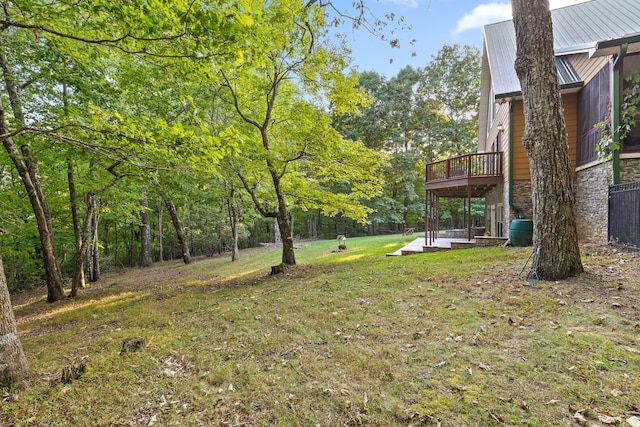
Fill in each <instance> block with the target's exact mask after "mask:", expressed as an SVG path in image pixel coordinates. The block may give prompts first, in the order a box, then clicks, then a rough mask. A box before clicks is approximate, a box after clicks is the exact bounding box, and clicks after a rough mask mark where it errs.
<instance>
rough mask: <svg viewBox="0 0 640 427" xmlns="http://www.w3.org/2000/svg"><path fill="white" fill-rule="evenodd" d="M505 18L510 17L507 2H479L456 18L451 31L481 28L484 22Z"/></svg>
mask: <svg viewBox="0 0 640 427" xmlns="http://www.w3.org/2000/svg"><path fill="white" fill-rule="evenodd" d="M506 19H511V5H510V4H509V3H485V4H481V5H479V6H477V7H476V8H475V9H473V10H472V11H471V13H467V14H465V15H464V16H463V17H462V18H461V19H459V20H458V23H457V24H456V29H455V30H454V32H453V33H454V34H460V33H462V32H463V31H466V30H471V29H473V28H482V27H483V26H485V25H486V24H490V23H492V22H498V21H504V20H506Z"/></svg>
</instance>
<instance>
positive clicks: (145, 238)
mask: <svg viewBox="0 0 640 427" xmlns="http://www.w3.org/2000/svg"><path fill="white" fill-rule="evenodd" d="M140 206H142V210H141V211H140V265H142V266H143V267H149V266H150V265H151V264H153V258H152V256H151V226H150V225H149V209H148V208H149V204H148V202H147V198H146V197H145V198H143V199H141V200H140Z"/></svg>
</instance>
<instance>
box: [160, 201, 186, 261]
mask: <svg viewBox="0 0 640 427" xmlns="http://www.w3.org/2000/svg"><path fill="white" fill-rule="evenodd" d="M164 203H165V205H166V206H167V210H168V211H169V215H170V216H171V223H172V224H173V228H175V230H176V235H177V236H178V242H180V247H181V248H182V261H184V263H185V264H191V255H190V254H189V244H188V243H187V238H186V237H185V235H184V230H183V229H182V224H180V218H179V217H178V210H177V209H176V205H174V204H173V202H172V201H171V200H169V199H166V198H165V199H164Z"/></svg>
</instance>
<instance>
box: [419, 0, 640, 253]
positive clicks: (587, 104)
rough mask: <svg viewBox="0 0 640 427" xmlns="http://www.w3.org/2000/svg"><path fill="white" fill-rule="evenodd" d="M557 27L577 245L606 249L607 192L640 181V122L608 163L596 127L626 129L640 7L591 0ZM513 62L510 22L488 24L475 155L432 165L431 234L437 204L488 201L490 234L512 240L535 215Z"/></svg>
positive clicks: (563, 13)
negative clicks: (514, 227) (516, 223)
mask: <svg viewBox="0 0 640 427" xmlns="http://www.w3.org/2000/svg"><path fill="white" fill-rule="evenodd" d="M552 20H553V31H554V49H555V55H556V58H555V59H556V66H557V69H558V77H559V81H560V88H561V94H562V104H563V109H564V116H565V121H566V127H567V136H568V145H569V156H570V159H571V165H572V166H571V167H572V169H573V170H572V172H573V176H574V177H575V182H574V184H575V192H576V203H577V204H576V209H577V212H576V213H577V217H578V233H579V239H580V240H581V241H593V242H598V243H605V242H607V240H608V207H607V199H608V194H609V193H608V192H609V185H610V184H619V183H624V182H630V181H638V180H640V120H638V126H636V127H635V128H634V129H632V131H631V132H630V133H629V134H628V135H627V137H626V138H625V139H624V140H622V141H620V149H619V150H614V151H613V154H612V156H611V158H610V159H608V160H602V159H601V158H599V157H598V153H597V151H596V146H597V144H598V140H599V138H600V130H599V129H598V128H595V127H594V125H596V124H597V123H601V122H603V121H605V122H606V121H607V120H611V128H612V129H615V128H617V125H618V123H619V122H620V110H621V99H622V94H623V93H624V91H625V89H626V90H627V91H628V84H627V85H625V78H626V77H627V76H629V75H630V74H632V73H634V72H638V70H639V69H640V7H638V0H591V1H587V2H584V3H578V4H575V5H571V6H567V7H564V8H561V9H556V10H553V11H552ZM515 58H516V40H515V30H514V27H513V22H512V21H511V20H509V21H504V22H498V23H495V24H490V25H487V26H485V27H484V35H483V48H482V73H481V93H480V110H479V129H478V152H477V153H475V154H470V155H468V156H462V157H460V158H455V159H447V160H445V161H443V162H437V163H432V164H429V165H427V178H426V186H425V188H426V190H427V217H426V224H427V228H428V229H429V230H432V229H437V214H438V209H437V208H438V199H439V197H467V198H470V197H480V196H482V197H485V204H486V211H485V215H486V218H485V222H486V226H487V233H488V234H490V235H491V236H496V237H502V236H504V237H508V236H509V229H510V224H511V222H512V221H513V220H514V219H517V218H532V215H533V208H532V201H531V200H532V199H531V185H530V173H529V161H528V158H527V154H526V152H525V150H524V147H523V145H522V142H521V141H522V135H523V132H524V113H523V107H522V95H521V90H520V83H519V80H518V78H517V76H516V73H515V69H514V61H515ZM637 119H640V116H638V117H637ZM461 163H464V165H462V166H460V164H461ZM456 165H457V166H456ZM456 168H461V170H460V171H459V172H456ZM635 216H636V217H638V216H640V212H638V213H636V214H635ZM427 235H429V232H428V233H427ZM469 238H471V228H470V227H469Z"/></svg>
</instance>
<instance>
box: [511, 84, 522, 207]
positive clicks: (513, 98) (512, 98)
mask: <svg viewBox="0 0 640 427" xmlns="http://www.w3.org/2000/svg"><path fill="white" fill-rule="evenodd" d="M515 102H516V97H515V96H512V97H511V103H510V105H509V142H508V145H509V207H510V208H511V209H513V210H514V211H516V212H517V213H518V218H524V211H523V210H522V208H521V207H520V206H516V205H514V204H513V105H514V104H515Z"/></svg>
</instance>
